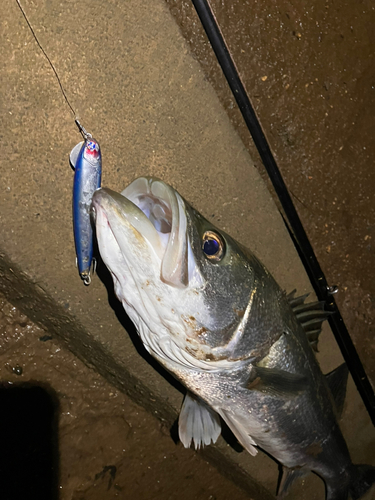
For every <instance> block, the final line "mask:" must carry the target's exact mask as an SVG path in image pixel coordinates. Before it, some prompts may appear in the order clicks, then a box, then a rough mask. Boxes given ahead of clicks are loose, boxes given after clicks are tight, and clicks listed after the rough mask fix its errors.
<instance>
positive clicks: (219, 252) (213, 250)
mask: <svg viewBox="0 0 375 500" xmlns="http://www.w3.org/2000/svg"><path fill="white" fill-rule="evenodd" d="M202 250H203V252H204V254H205V256H206V257H207V259H209V260H213V261H215V262H219V261H220V260H221V259H222V258H223V257H224V254H225V243H224V240H223V238H222V237H221V236H220V235H219V234H218V233H214V232H213V231H206V232H205V233H204V235H203V240H202Z"/></svg>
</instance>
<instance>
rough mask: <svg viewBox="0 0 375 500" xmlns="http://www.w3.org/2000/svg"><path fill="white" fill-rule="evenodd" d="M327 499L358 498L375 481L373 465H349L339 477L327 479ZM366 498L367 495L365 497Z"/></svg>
mask: <svg viewBox="0 0 375 500" xmlns="http://www.w3.org/2000/svg"><path fill="white" fill-rule="evenodd" d="M325 483H326V487H327V500H348V498H350V499H351V500H360V498H362V497H363V495H364V494H365V493H366V492H367V491H368V490H369V489H370V488H371V486H372V485H373V484H374V483H375V467H372V466H371V465H351V466H350V469H349V470H346V471H345V473H344V474H342V475H341V476H340V477H339V478H337V477H336V478H335V479H331V480H327V478H326V479H325ZM366 498H367V497H366Z"/></svg>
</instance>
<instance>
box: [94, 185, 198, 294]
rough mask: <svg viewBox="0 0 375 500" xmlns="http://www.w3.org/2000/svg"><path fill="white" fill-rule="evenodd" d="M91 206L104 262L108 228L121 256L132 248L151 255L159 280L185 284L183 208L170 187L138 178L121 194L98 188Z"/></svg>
mask: <svg viewBox="0 0 375 500" xmlns="http://www.w3.org/2000/svg"><path fill="white" fill-rule="evenodd" d="M92 209H93V213H94V219H95V224H96V229H97V236H98V243H99V250H100V253H101V254H102V257H103V260H104V261H105V262H106V258H105V257H104V256H103V254H105V253H106V248H105V247H106V245H107V247H108V241H107V242H106V241H105V239H106V238H105V237H104V231H105V228H106V227H109V228H110V230H111V232H112V235H113V237H114V239H115V240H116V242H117V245H118V247H119V249H120V251H121V253H122V254H123V256H125V257H126V256H127V255H129V252H132V251H134V250H135V249H137V252H136V253H137V254H139V253H141V254H145V253H148V254H149V256H150V255H151V254H152V259H153V260H154V261H155V260H158V262H159V265H160V279H161V281H163V282H164V283H166V284H168V285H172V286H174V287H178V288H183V287H186V286H187V285H188V281H189V280H188V248H187V220H186V211H185V210H186V209H185V203H184V201H183V199H182V198H181V196H180V195H179V194H178V193H177V192H176V191H175V190H174V189H173V188H172V187H170V186H168V185H167V184H166V183H164V182H163V181H161V180H160V179H157V178H150V177H140V178H138V179H136V180H135V181H133V182H132V183H131V184H130V185H129V186H128V187H127V188H126V189H125V190H124V191H122V193H121V194H119V193H117V192H115V191H112V190H111V189H108V188H101V189H98V190H97V191H96V192H95V193H94V196H93V199H92ZM102 236H103V237H102ZM102 250H103V251H102ZM107 250H108V248H107ZM108 260H109V261H110V260H111V259H108ZM125 260H126V259H125ZM106 263H107V262H106Z"/></svg>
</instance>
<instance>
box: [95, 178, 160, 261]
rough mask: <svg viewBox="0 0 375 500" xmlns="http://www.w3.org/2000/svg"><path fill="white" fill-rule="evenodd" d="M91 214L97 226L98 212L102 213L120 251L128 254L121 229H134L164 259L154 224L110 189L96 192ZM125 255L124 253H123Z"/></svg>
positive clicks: (129, 202)
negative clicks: (120, 234)
mask: <svg viewBox="0 0 375 500" xmlns="http://www.w3.org/2000/svg"><path fill="white" fill-rule="evenodd" d="M91 212H92V214H93V219H94V221H95V225H96V226H97V212H101V214H102V215H103V216H104V218H105V221H106V223H107V225H108V227H109V229H110V230H111V233H112V235H113V236H114V238H115V240H116V242H117V245H118V246H119V248H120V250H121V251H122V252H123V251H125V253H126V248H123V247H124V244H123V242H121V241H120V238H119V233H120V229H121V228H125V227H127V228H132V230H133V234H134V231H135V233H136V234H137V235H138V237H141V239H143V240H144V241H147V242H148V243H149V244H150V246H151V247H152V248H153V250H154V251H155V253H156V255H157V256H158V258H159V259H162V256H163V248H162V247H161V245H160V240H159V237H158V234H157V231H156V230H155V228H154V226H153V224H152V223H151V222H150V221H149V219H148V218H147V217H146V215H145V214H144V213H143V212H142V210H140V209H139V208H138V207H137V206H136V205H135V204H134V203H133V202H132V201H131V200H129V199H127V198H126V197H125V196H123V195H122V194H119V193H117V192H116V191H113V190H112V189H109V188H105V187H103V188H99V189H98V190H96V191H95V192H94V195H93V197H92V203H91ZM123 253H124V252H123Z"/></svg>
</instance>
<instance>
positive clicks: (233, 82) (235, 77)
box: [192, 0, 375, 425]
mask: <svg viewBox="0 0 375 500" xmlns="http://www.w3.org/2000/svg"><path fill="white" fill-rule="evenodd" d="M192 3H193V5H194V7H195V10H196V11H197V13H198V16H199V18H200V20H201V23H202V25H203V28H204V29H205V31H206V34H207V37H208V40H209V42H210V44H211V46H212V49H213V51H214V53H215V55H216V57H217V60H218V62H219V64H220V67H221V69H222V71H223V73H224V76H225V78H226V79H227V82H228V85H229V87H230V89H231V91H232V93H233V96H234V98H235V99H236V102H237V105H238V107H239V109H240V111H241V113H242V116H243V119H244V121H245V123H246V125H247V128H248V130H249V132H250V134H251V136H252V138H253V141H254V144H255V146H256V148H257V150H258V152H259V155H260V157H261V159H262V161H263V164H264V166H265V168H266V170H267V173H268V176H269V178H270V179H271V182H272V184H273V187H274V189H275V192H276V194H277V196H278V198H279V200H280V203H281V205H282V207H283V210H284V213H285V215H286V218H287V224H286V226H287V228H288V230H289V232H290V234H291V236H292V239H293V241H294V243H295V246H296V248H297V250H298V253H299V255H300V258H301V261H302V263H303V265H304V267H305V270H306V272H307V274H308V276H309V278H310V281H311V284H312V286H313V288H314V290H315V293H316V295H317V297H318V299H319V300H323V301H324V302H326V304H327V306H328V308H329V310H330V311H333V312H334V313H335V314H332V315H331V316H330V317H329V319H328V321H329V323H330V326H331V329H332V332H333V334H334V336H335V338H336V342H337V344H338V346H339V348H340V350H341V352H342V355H343V357H344V359H345V361H346V364H347V365H348V368H349V370H350V372H351V374H352V377H353V380H354V382H355V384H356V386H357V389H358V392H359V393H360V395H361V397H362V400H363V402H364V404H365V406H366V409H367V411H368V413H369V415H370V417H371V420H372V422H373V424H374V425H375V394H374V390H373V388H372V386H371V384H370V381H369V379H368V377H367V375H366V372H365V370H364V368H363V365H362V363H361V360H360V358H359V356H358V353H357V351H356V348H355V346H354V344H353V341H352V339H351V337H350V335H349V332H348V330H347V328H346V325H345V323H344V320H343V318H342V316H341V314H340V311H339V309H338V307H337V305H336V302H335V299H334V298H333V296H332V294H334V293H335V292H336V291H337V289H336V288H335V287H330V286H328V283H327V280H326V277H325V275H324V273H323V270H322V269H321V267H320V264H319V262H318V259H317V258H316V255H315V253H314V250H313V248H312V246H311V243H310V241H309V239H308V236H307V234H306V232H305V229H304V227H303V225H302V222H301V220H300V218H299V216H298V213H297V211H296V208H295V206H294V204H293V201H292V199H291V197H290V195H289V192H288V189H287V187H286V184H285V182H284V179H283V177H282V175H281V172H280V170H279V167H278V166H277V163H276V160H275V158H274V156H273V154H272V152H271V149H270V146H269V144H268V142H267V139H266V137H265V135H264V132H263V130H262V127H261V124H260V123H259V120H258V118H257V116H256V113H255V111H254V108H253V107H252V105H251V102H250V99H249V96H248V94H247V92H246V90H245V87H244V85H243V83H242V81H241V78H240V76H239V73H238V70H237V68H236V65H235V63H234V60H233V58H232V56H231V54H230V51H229V49H228V47H227V45H226V43H225V40H224V37H223V35H222V33H221V30H220V27H219V25H218V23H217V21H216V18H215V15H214V13H213V12H212V9H211V6H210V4H209V3H208V1H207V0H192ZM284 220H285V219H284Z"/></svg>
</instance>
